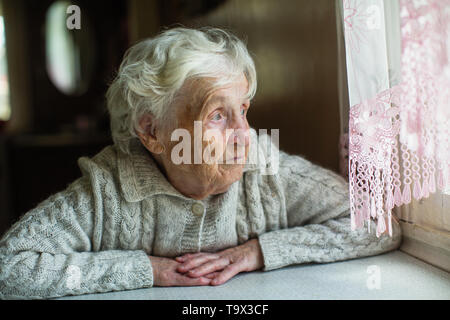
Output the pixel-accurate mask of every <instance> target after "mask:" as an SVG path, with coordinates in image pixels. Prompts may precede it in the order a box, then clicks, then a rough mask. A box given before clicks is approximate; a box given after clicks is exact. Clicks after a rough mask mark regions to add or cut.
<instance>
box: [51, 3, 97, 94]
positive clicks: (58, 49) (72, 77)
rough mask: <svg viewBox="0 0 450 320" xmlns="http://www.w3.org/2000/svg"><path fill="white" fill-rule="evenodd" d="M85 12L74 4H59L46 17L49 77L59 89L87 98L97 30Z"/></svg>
mask: <svg viewBox="0 0 450 320" xmlns="http://www.w3.org/2000/svg"><path fill="white" fill-rule="evenodd" d="M74 8H75V9H76V10H74ZM77 8H78V9H77ZM81 11H82V9H80V8H79V7H77V6H73V4H72V3H71V2H70V1H56V2H54V3H53V4H52V5H51V6H50V7H49V8H48V10H47V14H46V21H45V47H46V67H47V74H48V76H49V78H50V80H51V81H52V83H53V84H54V85H55V87H56V88H58V90H59V91H61V92H62V93H64V94H66V95H80V94H83V93H84V92H85V91H86V90H87V89H88V87H89V83H90V80H91V77H92V74H93V69H94V61H95V41H94V36H93V34H92V31H93V30H92V29H91V28H90V26H89V21H88V19H87V16H86V15H83V14H82V12H81ZM76 19H78V20H76Z"/></svg>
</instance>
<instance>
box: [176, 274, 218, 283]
mask: <svg viewBox="0 0 450 320" xmlns="http://www.w3.org/2000/svg"><path fill="white" fill-rule="evenodd" d="M210 282H211V279H208V278H206V277H198V278H190V277H186V276H183V275H181V274H179V273H176V272H175V283H174V286H206V285H209V284H210Z"/></svg>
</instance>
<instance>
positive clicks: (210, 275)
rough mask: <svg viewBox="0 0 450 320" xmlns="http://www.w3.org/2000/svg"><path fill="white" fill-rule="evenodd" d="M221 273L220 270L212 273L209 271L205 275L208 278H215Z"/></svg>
mask: <svg viewBox="0 0 450 320" xmlns="http://www.w3.org/2000/svg"><path fill="white" fill-rule="evenodd" d="M219 274H220V272H211V273H208V274H207V275H204V276H203V277H205V278H208V279H214V278H215V277H217V275H219Z"/></svg>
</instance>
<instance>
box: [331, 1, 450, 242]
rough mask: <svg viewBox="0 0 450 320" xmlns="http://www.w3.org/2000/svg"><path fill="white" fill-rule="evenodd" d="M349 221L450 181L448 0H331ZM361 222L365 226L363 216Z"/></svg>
mask: <svg viewBox="0 0 450 320" xmlns="http://www.w3.org/2000/svg"><path fill="white" fill-rule="evenodd" d="M336 9H337V11H336V12H337V18H338V39H339V41H338V44H339V52H340V55H339V62H340V70H339V71H340V72H339V74H340V77H341V79H340V84H341V88H340V89H341V90H340V91H341V96H340V98H341V101H340V105H341V119H342V125H341V127H342V138H341V156H342V163H341V170H342V173H343V174H344V175H346V176H348V179H349V186H350V202H351V217H352V219H351V221H352V229H355V228H361V227H363V226H364V225H365V223H364V222H365V221H369V220H370V219H373V220H376V221H377V228H376V234H377V236H379V235H380V234H381V233H383V232H385V231H386V229H387V230H388V231H389V234H392V228H391V221H392V220H391V219H392V209H393V208H394V206H400V205H402V204H408V203H410V202H411V200H412V198H414V199H417V200H419V199H422V198H427V197H428V196H429V194H430V193H434V192H436V191H437V190H441V191H442V192H448V191H449V189H450V146H449V135H450V134H449V131H450V65H449V57H450V0H420V1H419V0H399V1H397V0H386V1H383V0H336ZM367 226H370V224H369V223H367Z"/></svg>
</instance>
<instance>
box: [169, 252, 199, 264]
mask: <svg viewBox="0 0 450 320" xmlns="http://www.w3.org/2000/svg"><path fill="white" fill-rule="evenodd" d="M203 254H205V253H204V252H196V253H186V254H184V255H182V256H179V257H176V258H175V260H177V261H179V262H183V261H186V260H189V259H192V258H194V257H198V256H200V255H203Z"/></svg>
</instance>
